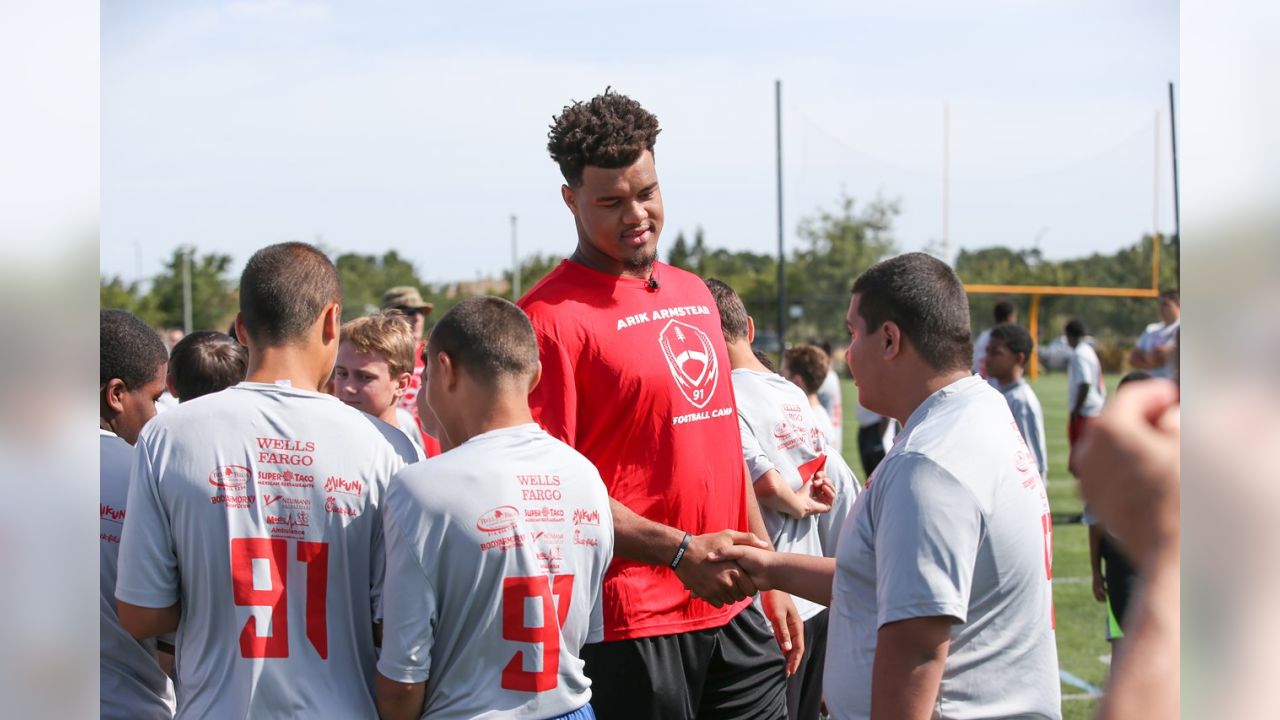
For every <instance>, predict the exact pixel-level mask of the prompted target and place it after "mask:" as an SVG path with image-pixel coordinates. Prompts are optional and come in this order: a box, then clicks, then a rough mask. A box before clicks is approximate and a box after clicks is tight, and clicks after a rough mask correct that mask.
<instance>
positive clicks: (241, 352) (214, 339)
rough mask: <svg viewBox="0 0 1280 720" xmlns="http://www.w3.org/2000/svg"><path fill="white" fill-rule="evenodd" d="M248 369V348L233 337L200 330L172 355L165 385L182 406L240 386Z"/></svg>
mask: <svg viewBox="0 0 1280 720" xmlns="http://www.w3.org/2000/svg"><path fill="white" fill-rule="evenodd" d="M248 368H249V351H248V350H247V349H246V348H245V346H243V345H241V344H240V343H238V342H236V341H235V340H234V339H233V338H232V337H231V336H230V335H224V334H223V333H220V332H214V331H212V330H200V331H197V332H193V333H191V334H190V335H187V336H186V337H184V338H182V339H181V340H179V341H178V342H177V344H175V345H174V346H173V350H171V351H170V352H169V371H168V374H167V376H166V377H165V385H166V386H167V387H168V388H169V394H170V395H173V396H174V397H176V398H178V402H180V403H182V402H186V401H188V400H194V399H196V398H198V397H200V396H201V395H208V394H210V393H215V392H218V391H219V390H225V389H227V388H229V387H231V386H232V385H235V384H237V383H239V382H240V381H242V380H244V376H245V373H246V372H247V371H248Z"/></svg>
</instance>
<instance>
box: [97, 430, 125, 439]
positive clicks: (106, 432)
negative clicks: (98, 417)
mask: <svg viewBox="0 0 1280 720" xmlns="http://www.w3.org/2000/svg"><path fill="white" fill-rule="evenodd" d="M98 437H120V436H119V435H117V434H115V433H113V432H111V431H110V430H108V429H106V428H98Z"/></svg>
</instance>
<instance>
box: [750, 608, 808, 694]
mask: <svg viewBox="0 0 1280 720" xmlns="http://www.w3.org/2000/svg"><path fill="white" fill-rule="evenodd" d="M760 601H761V603H762V604H763V605H764V616H765V617H766V618H768V619H769V624H770V625H772V626H773V637H774V639H776V640H777V641H778V648H779V649H781V650H782V655H783V657H785V658H786V660H787V676H788V677H790V676H792V675H794V674H795V673H796V670H797V669H799V667H800V661H801V660H803V659H804V620H801V619H800V613H799V612H797V611H796V604H795V602H793V601H792V600H791V596H790V595H788V594H786V593H784V592H782V591H781V590H770V591H768V592H764V593H761V594H760Z"/></svg>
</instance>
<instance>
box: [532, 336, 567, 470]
mask: <svg viewBox="0 0 1280 720" xmlns="http://www.w3.org/2000/svg"><path fill="white" fill-rule="evenodd" d="M535 329H536V330H537V337H538V359H539V360H540V361H541V362H542V379H541V380H539V381H538V384H537V386H536V387H534V388H533V390H532V391H531V392H530V393H529V408H530V409H531V410H532V411H533V419H534V420H536V421H537V422H538V423H539V424H540V425H542V429H543V430H546V431H547V434H549V435H551V436H552V437H554V438H557V439H558V440H560V441H561V442H564V443H565V444H567V445H569V446H570V447H576V440H577V432H578V388H577V384H576V380H575V378H574V374H573V363H572V362H571V360H570V358H569V354H568V352H566V348H565V346H564V343H562V342H560V341H559V340H558V339H557V338H555V337H553V336H552V335H550V334H548V333H546V332H544V331H543V330H542V329H540V328H536V326H535Z"/></svg>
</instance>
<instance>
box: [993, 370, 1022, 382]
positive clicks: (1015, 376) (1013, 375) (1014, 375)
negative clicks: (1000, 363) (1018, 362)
mask: <svg viewBox="0 0 1280 720" xmlns="http://www.w3.org/2000/svg"><path fill="white" fill-rule="evenodd" d="M1020 380H1022V367H1021V366H1015V367H1014V368H1013V370H1012V371H1011V372H1010V373H1009V376H1008V377H998V378H996V382H998V383H1000V384H1001V385H1014V384H1016V383H1018V382H1019V381H1020Z"/></svg>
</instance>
